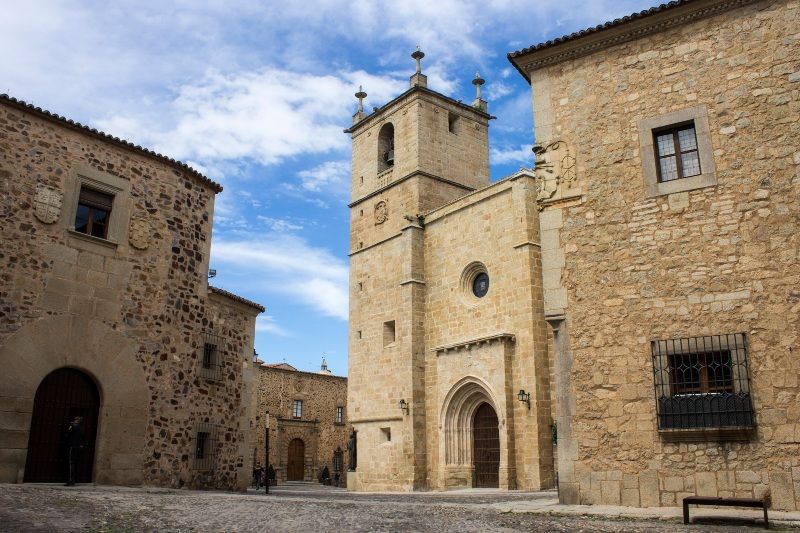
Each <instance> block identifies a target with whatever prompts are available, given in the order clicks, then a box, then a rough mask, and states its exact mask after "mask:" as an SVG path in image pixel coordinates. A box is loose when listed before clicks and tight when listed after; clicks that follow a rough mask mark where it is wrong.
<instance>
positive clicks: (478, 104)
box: [472, 72, 489, 113]
mask: <svg viewBox="0 0 800 533" xmlns="http://www.w3.org/2000/svg"><path fill="white" fill-rule="evenodd" d="M484 83H486V80H484V79H483V78H481V75H480V73H479V72H475V77H474V78H473V79H472V85H474V86H475V100H474V101H473V102H472V107H474V108H476V109H480V110H481V111H483V112H484V113H486V112H487V110H488V108H489V106H488V104H487V103H486V100H484V99H482V98H481V85H483V84H484Z"/></svg>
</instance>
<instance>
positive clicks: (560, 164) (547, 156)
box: [533, 140, 575, 200]
mask: <svg viewBox="0 0 800 533" xmlns="http://www.w3.org/2000/svg"><path fill="white" fill-rule="evenodd" d="M533 153H534V154H536V177H537V178H538V189H539V194H538V199H539V200H549V199H550V198H552V197H553V196H555V195H556V193H557V192H558V191H559V190H565V189H572V188H573V187H574V186H575V158H574V157H573V156H572V154H571V153H570V149H569V146H568V145H567V143H566V142H564V141H560V140H559V141H553V142H551V143H547V144H536V145H535V146H534V147H533Z"/></svg>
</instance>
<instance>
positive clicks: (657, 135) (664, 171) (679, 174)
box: [653, 121, 702, 183]
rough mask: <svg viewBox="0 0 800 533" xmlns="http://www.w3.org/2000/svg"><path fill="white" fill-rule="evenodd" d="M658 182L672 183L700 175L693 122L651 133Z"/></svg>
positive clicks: (698, 153)
mask: <svg viewBox="0 0 800 533" xmlns="http://www.w3.org/2000/svg"><path fill="white" fill-rule="evenodd" d="M653 140H654V143H653V144H654V145H655V152H656V171H657V173H658V181H660V182H662V183H663V182H665V181H673V180H677V179H682V178H690V177H692V176H699V175H700V174H702V172H701V170H700V152H699V150H698V147H697V133H696V131H695V127H694V121H692V122H689V123H688V124H682V125H677V126H670V127H668V128H666V129H659V130H656V131H654V132H653Z"/></svg>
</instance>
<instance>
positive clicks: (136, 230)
mask: <svg viewBox="0 0 800 533" xmlns="http://www.w3.org/2000/svg"><path fill="white" fill-rule="evenodd" d="M128 241H129V242H130V243H131V246H133V247H134V248H136V249H137V250H146V249H147V247H148V246H150V222H149V221H148V220H147V219H146V218H134V219H132V220H131V227H130V231H129V232H128Z"/></svg>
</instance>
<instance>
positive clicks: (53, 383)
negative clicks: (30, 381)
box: [24, 368, 100, 483]
mask: <svg viewBox="0 0 800 533" xmlns="http://www.w3.org/2000/svg"><path fill="white" fill-rule="evenodd" d="M99 412H100V392H99V391H98V390H97V385H95V383H94V380H92V378H91V377H90V376H88V375H87V374H86V373H85V372H81V371H80V370H76V369H74V368H59V369H57V370H53V371H52V372H50V373H49V374H47V376H46V377H45V378H44V379H43V380H42V383H41V384H40V385H39V387H38V388H37V389H36V396H35V399H34V402H33V416H32V419H31V431H30V437H29V438H28V454H27V458H26V461H25V479H24V481H25V482H26V483H60V482H64V481H67V478H68V476H67V471H68V469H67V449H66V442H65V433H66V428H67V425H68V424H69V422H70V421H72V420H74V419H75V417H76V416H80V417H81V418H82V419H83V439H82V440H83V449H82V450H81V452H80V456H79V457H78V458H77V459H78V460H77V472H76V473H75V474H76V476H75V478H76V479H75V481H77V482H78V483H91V481H92V469H93V467H94V451H95V444H96V442H97V439H96V436H97V419H98V415H99Z"/></svg>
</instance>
